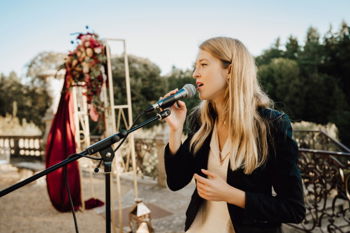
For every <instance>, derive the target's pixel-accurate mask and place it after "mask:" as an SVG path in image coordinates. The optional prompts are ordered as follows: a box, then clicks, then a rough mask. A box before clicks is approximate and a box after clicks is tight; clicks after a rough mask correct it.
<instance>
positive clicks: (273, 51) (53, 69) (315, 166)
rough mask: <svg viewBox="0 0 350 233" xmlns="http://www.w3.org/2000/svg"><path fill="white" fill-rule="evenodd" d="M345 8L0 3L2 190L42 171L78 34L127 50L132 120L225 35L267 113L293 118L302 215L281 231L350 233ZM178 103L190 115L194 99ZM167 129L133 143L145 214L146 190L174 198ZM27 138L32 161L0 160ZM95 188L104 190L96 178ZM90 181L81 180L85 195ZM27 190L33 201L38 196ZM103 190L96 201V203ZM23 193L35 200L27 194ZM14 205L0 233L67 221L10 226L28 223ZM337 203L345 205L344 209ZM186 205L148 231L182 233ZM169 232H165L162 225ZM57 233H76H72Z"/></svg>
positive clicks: (120, 80) (118, 72) (349, 49)
mask: <svg viewBox="0 0 350 233" xmlns="http://www.w3.org/2000/svg"><path fill="white" fill-rule="evenodd" d="M349 9H350V2H349V1H346V0H334V1H325V0H324V1H323V0H318V1H316V0H310V1H301V0H294V1H277V0H267V1H253V0H249V1H226V0H217V1H206V0H203V1H183V0H178V1H172V2H170V1H169V2H168V1H134V0H130V1H107V0H101V1H90V0H86V1H66V0H61V1H40V0H29V1H19V0H13V1H1V2H0V22H1V23H0V36H1V40H0V41H1V43H0V152H1V153H0V161H2V162H1V163H2V165H0V166H1V167H0V169H2V173H1V172H0V187H1V188H5V187H7V186H9V185H11V184H14V183H15V182H17V181H19V180H20V179H23V178H25V177H28V176H29V175H31V174H34V173H36V172H38V171H39V170H41V169H43V168H44V165H43V164H44V162H45V155H44V150H45V144H46V140H47V135H48V132H49V130H50V127H51V123H52V120H53V118H54V115H55V113H56V110H57V107H58V102H59V99H60V96H61V90H62V86H63V80H64V74H62V73H57V70H58V69H59V67H60V66H62V64H64V62H65V57H66V56H67V54H68V52H69V51H72V50H74V49H75V47H76V43H74V41H75V39H76V37H77V34H79V33H85V32H92V33H96V34H98V35H99V37H100V38H101V39H105V38H122V39H125V41H126V44H127V54H128V55H127V57H128V62H129V72H130V87H131V99H132V113H133V116H134V117H135V116H136V115H137V114H138V113H139V112H140V111H141V110H143V109H144V108H145V106H147V105H148V104H150V103H154V102H155V101H157V100H158V98H159V97H160V96H163V95H164V94H165V93H166V92H168V91H170V90H172V89H175V88H181V87H182V86H183V85H184V84H186V83H194V79H193V78H192V70H193V64H194V61H195V57H196V55H197V52H198V46H199V44H200V43H201V42H202V41H204V40H206V39H208V38H210V37H214V36H229V37H233V38H237V39H239V40H241V41H242V42H243V43H244V44H245V45H246V47H247V48H248V50H249V51H250V52H251V53H252V54H253V55H254V57H255V58H256V65H257V68H258V78H259V81H260V82H261V84H262V87H263V89H264V90H265V92H266V93H267V94H268V95H269V96H270V97H271V98H272V99H273V100H274V101H275V109H277V110H279V111H283V112H285V113H287V114H288V115H289V116H290V118H291V120H292V123H293V129H294V137H295V139H296V141H297V142H298V143H299V147H300V148H301V150H300V168H301V171H302V174H303V180H304V184H305V190H306V192H305V200H307V201H308V202H307V203H308V211H309V212H308V213H309V215H308V219H307V221H305V222H304V223H303V224H299V225H298V226H296V225H295V226H286V230H288V229H289V230H290V232H295V231H297V230H300V231H301V232H304V231H306V232H307V231H308V232H311V231H312V232H319V231H322V230H324V231H329V232H331V231H332V230H333V232H349V228H346V227H347V226H349V224H350V220H349V219H350V210H349V201H350V195H349V187H350V179H349V174H350V171H349V170H350V168H349V166H350V163H349V161H350V159H349V158H350V154H349V153H350V150H349V147H350V14H349ZM72 42H73V43H72ZM111 49H112V50H111V51H112V59H111V62H112V77H113V83H114V85H113V90H114V93H115V94H114V101H115V103H116V104H124V103H125V98H126V97H125V96H126V92H127V90H126V87H125V63H124V53H123V48H122V46H121V45H120V44H117V43H113V44H111ZM185 102H186V104H187V108H188V109H191V108H193V107H194V106H196V105H197V104H198V103H199V99H198V98H191V99H186V100H185ZM127 114H128V113H126V115H127ZM89 124H90V134H91V136H92V137H95V139H96V140H98V139H101V138H102V136H103V130H104V129H103V128H101V127H100V126H99V124H98V123H96V122H93V121H90V122H89ZM166 130H167V129H166V127H165V125H164V123H162V122H158V123H155V124H152V125H150V126H148V127H147V128H146V129H144V130H142V131H140V132H137V133H135V137H136V139H135V140H136V141H135V143H136V144H135V145H136V156H137V161H138V163H137V166H138V170H137V174H138V175H139V176H140V177H141V178H140V182H141V180H143V179H144V178H145V177H146V178H147V177H148V178H149V182H150V183H147V182H146V184H144V185H145V186H142V184H140V190H141V191H140V192H141V194H142V195H143V196H144V197H147V198H149V200H147V201H149V202H151V203H152V202H153V203H156V202H158V201H159V199H161V197H159V198H153V199H152V192H151V191H152V188H151V191H149V190H150V188H149V186H147V185H151V187H153V188H154V187H158V188H154V189H156V190H153V194H154V192H155V191H156V192H158V193H162V192H164V193H166V194H167V195H175V194H173V193H172V194H168V193H167V192H168V190H166V187H165V183H164V170H162V169H163V168H162V167H159V166H158V164H159V162H160V161H159V158H161V156H162V154H161V153H162V148H163V147H164V145H165V144H166V138H167V134H166ZM187 130H188V129H187V128H186V129H185V132H184V135H185V134H186V133H187ZM24 136H25V137H27V139H32V140H33V145H34V144H35V145H38V146H34V147H35V148H36V151H38V152H36V151H35V154H33V155H27V156H24V155H22V154H15V153H5V151H6V150H5V149H6V148H7V147H9V145H10V144H11V143H10V142H11V140H15V141H16V140H17V141H18V142H19V141H20V140H22V144H23V145H22V144H21V143H20V144H21V145H22V146H25V139H24V138H23V137H24ZM21 137H22V139H21ZM6 140H7V141H6ZM36 140H37V142H35V141H36ZM157 140H158V141H157ZM17 141H16V143H17ZM21 162H26V163H29V165H28V164H23V163H22V164H21ZM33 164H34V165H33ZM37 164H39V165H37ZM325 164H326V165H325ZM322 165H323V166H322ZM26 170H29V171H30V172H31V173H28V174H27V173H26V172H25V171H26ZM326 174H328V175H329V176H327V175H326ZM126 177H127V176H126ZM94 179H96V181H93V182H96V183H98V184H97V186H98V185H100V186H98V187H100V188H101V189H102V187H103V183H101V181H102V180H101V177H98V176H96V177H94ZM127 180H128V178H125V180H124V181H123V182H124V183H123V185H124V191H123V192H124V194H128V192H129V191H130V192H131V188H132V185H131V183H128V181H127ZM152 181H154V183H152ZM84 182H85V181H84ZM91 182H92V181H86V183H89V185H90V184H91ZM44 183H45V182H44V181H42V183H41V184H40V182H39V183H38V187H36V188H37V190H40V191H41V193H42V194H40V195H41V196H40V198H42V199H45V198H46V202H48V203H49V200H48V197H47V194H46V193H45V191H43V190H45V187H44V185H45V184H44ZM100 183H101V184H100ZM152 185H154V186H152ZM147 187H148V188H147ZM32 188H34V190H36V188H35V186H33V187H32ZM26 189H27V188H26ZM26 189H24V190H26ZM86 189H88V188H86ZM147 190H148V191H147ZM102 191H103V190H102ZM102 191H101V190H100V191H99V192H97V194H95V195H96V196H98V195H100V198H101V199H103V192H102ZM27 192H29V193H32V195H33V196H32V198H33V199H35V200H37V198H38V196H36V195H34V194H33V192H35V191H33V190H30V189H27ZM183 192H184V193H180V194H178V195H187V199H188V198H189V195H190V189H189V190H184V191H183ZM186 192H188V193H186ZM18 193H20V192H18ZM164 193H163V194H164ZM15 197H16V200H17V199H18V198H21V195H20V194H15V195H14V196H11V197H10V195H8V197H6V198H9V199H7V201H4V200H5V199H4V198H2V200H1V199H0V212H2V213H4V211H2V210H1V208H2V207H4V209H6V210H7V211H10V212H11V213H12V214H13V215H7V216H5V214H0V222H1V223H3V222H6V224H5V225H4V224H0V232H18V231H19V230H23V229H27V231H32V232H40V231H41V230H40V229H41V228H40V227H41V226H42V223H43V222H42V221H43V220H42V219H43V218H44V217H43V216H44V215H43V213H46V214H45V216H46V217H48V216H49V217H48V219H46V220H45V221H44V222H45V223H55V224H56V225H59V226H60V227H62V226H63V225H65V223H66V222H69V223H70V221H71V219H70V216H67V217H63V219H60V218H61V217H58V216H57V213H56V212H54V210H52V212H45V211H47V210H46V209H41V210H38V216H41V217H40V218H39V217H38V218H34V219H35V220H33V219H32V220H29V221H27V222H26V221H24V222H23V223H20V224H16V223H15V222H18V221H20V220H21V219H22V220H23V219H25V218H27V216H28V215H29V214H30V213H31V212H32V210H31V208H33V206H32V205H31V206H26V207H24V208H25V209H26V210H27V212H26V211H24V210H23V211H24V212H23V214H19V216H18V214H16V213H18V209H16V208H22V207H18V206H17V207H14V206H13V203H14V202H15V199H14V198H15ZM22 198H23V197H22ZM172 198H178V199H179V200H180V199H182V198H183V197H182V196H181V197H179V196H176V195H175V196H173V197H172ZM145 199H146V198H145ZM150 200H151V201H150ZM152 200H153V201H152ZM338 200H342V201H341V203H340V204H338V203H337V201H338ZM123 201H124V202H125V205H128V204H129V205H130V204H131V203H132V201H131V200H126V199H125V198H124V199H123ZM168 201H169V202H170V199H169V200H168ZM23 203H28V202H26V201H25V200H23ZM47 206H48V207H47V208H52V207H50V205H49V204H48V205H47ZM164 206H166V204H165V203H164V204H163V207H164ZM186 206H187V204H186V203H182V204H180V205H178V206H172V205H171V204H169V206H167V207H164V208H165V209H167V210H168V211H169V213H170V212H171V213H172V214H169V215H168V216H165V215H164V216H165V217H164V216H163V217H162V218H161V217H159V219H155V226H157V227H156V228H155V229H156V232H181V230H182V226H183V221H184V216H183V215H184V208H185V207H186ZM325 216H327V217H325ZM58 218H59V219H60V220H57V219H58ZM87 218H89V219H91V221H87V222H90V224H92V225H86V226H85V227H86V231H87V232H88V231H89V230H88V229H94V230H93V231H96V228H94V227H95V226H96V224H93V222H94V221H95V213H91V212H89V213H86V212H84V213H82V215H80V219H81V221H86V219H87ZM92 219H94V220H92ZM57 221H58V222H57ZM59 221H62V222H59ZM169 222H171V223H173V224H170V225H171V226H170V225H169ZM55 224H54V225H55ZM98 224H99V225H98ZM98 224H97V225H98V226H99V227H100V228H98V229H100V230H101V229H103V219H102V218H101V219H99V220H98ZM82 225H84V224H82ZM172 225H173V226H172ZM39 226H40V227H39ZM344 226H345V227H344ZM83 227H84V226H83ZM288 227H290V228H288ZM8 229H10V231H8ZM29 229H31V230H29ZM63 229H70V230H72V229H73V228H72V226H70V225H69V226H68V227H67V228H63ZM43 232H45V231H44V230H43Z"/></svg>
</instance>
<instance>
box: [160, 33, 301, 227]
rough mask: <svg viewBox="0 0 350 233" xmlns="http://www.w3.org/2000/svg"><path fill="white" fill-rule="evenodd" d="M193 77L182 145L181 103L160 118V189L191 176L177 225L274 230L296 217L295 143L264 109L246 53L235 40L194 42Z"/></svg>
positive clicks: (266, 102)
mask: <svg viewBox="0 0 350 233" xmlns="http://www.w3.org/2000/svg"><path fill="white" fill-rule="evenodd" d="M193 78H195V80H196V84H197V89H198V92H199V97H200V99H201V103H200V105H199V106H198V107H197V108H195V110H194V111H193V112H192V113H191V114H190V117H189V119H188V125H189V127H190V133H189V135H188V137H187V139H186V140H185V141H184V142H183V143H182V142H181V135H182V131H183V127H184V123H185V118H186V112H187V109H186V105H185V103H184V102H182V101H178V103H177V104H176V105H173V106H172V107H171V112H172V113H171V115H170V116H169V117H167V118H166V119H165V120H166V122H167V124H168V126H169V130H170V135H169V143H168V144H167V145H166V147H165V151H164V154H165V155H164V156H165V169H166V174H167V184H168V187H169V188H170V189H171V190H173V191H176V190H179V189H182V188H183V187H185V186H186V185H187V184H188V183H189V182H190V181H191V180H192V178H194V179H195V182H196V189H195V191H194V193H193V195H192V198H191V201H190V204H189V207H188V209H187V211H186V222H185V231H186V232H188V233H193V232H200V233H206V232H208V233H210V232H236V233H241V232H249V233H254V232H282V231H281V223H299V222H301V221H302V220H303V218H304V216H305V208H304V200H303V188H302V182H301V177H300V172H299V170H298V167H297V156H298V147H297V144H296V143H295V141H294V140H293V139H292V127H291V123H290V120H289V118H288V116H287V115H286V114H282V113H280V112H278V111H276V110H273V109H271V108H270V107H271V106H272V101H271V100H270V99H269V98H268V96H267V95H266V94H265V93H264V92H263V91H262V90H261V88H260V86H259V83H258V81H257V78H256V66H255V62H254V58H253V57H252V56H251V55H250V53H249V52H248V50H247V49H246V48H245V46H244V45H243V44H242V43H241V42H240V41H238V40H236V39H232V38H227V37H216V38H211V39H209V40H207V41H204V42H203V43H202V44H201V45H200V46H199V53H198V56H197V59H196V62H195V70H194V72H193ZM176 91H177V89H176V90H173V91H171V92H169V93H168V94H167V95H165V96H164V97H167V96H169V95H171V94H174V93H176Z"/></svg>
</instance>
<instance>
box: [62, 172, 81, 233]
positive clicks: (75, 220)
mask: <svg viewBox="0 0 350 233" xmlns="http://www.w3.org/2000/svg"><path fill="white" fill-rule="evenodd" d="M63 175H64V180H65V182H64V183H65V185H66V189H67V192H68V197H69V203H70V207H71V211H72V214H73V220H74V226H75V232H76V233H79V229H78V222H77V218H76V216H75V211H74V205H73V200H72V195H71V193H70V188H69V184H68V180H67V165H66V166H64V168H63Z"/></svg>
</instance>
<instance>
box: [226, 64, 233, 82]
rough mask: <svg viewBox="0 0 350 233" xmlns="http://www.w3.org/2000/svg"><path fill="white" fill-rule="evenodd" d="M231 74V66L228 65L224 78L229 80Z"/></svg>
mask: <svg viewBox="0 0 350 233" xmlns="http://www.w3.org/2000/svg"><path fill="white" fill-rule="evenodd" d="M231 72H232V65H229V66H228V67H227V73H226V74H227V76H226V78H227V79H230V76H231Z"/></svg>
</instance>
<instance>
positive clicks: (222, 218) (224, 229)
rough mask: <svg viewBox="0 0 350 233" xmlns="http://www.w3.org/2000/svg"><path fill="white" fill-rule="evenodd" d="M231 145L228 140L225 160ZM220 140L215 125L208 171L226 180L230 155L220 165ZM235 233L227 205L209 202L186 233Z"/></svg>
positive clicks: (202, 207)
mask: <svg viewBox="0 0 350 233" xmlns="http://www.w3.org/2000/svg"><path fill="white" fill-rule="evenodd" d="M230 147H231V143H230V142H229V140H226V142H225V144H224V147H223V148H222V153H221V156H222V158H225V157H226V155H227V154H228V153H229V149H230ZM219 153H220V149H219V140H218V134H217V130H216V124H214V129H213V134H212V137H211V141H210V152H209V158H208V170H209V171H211V172H213V173H215V174H217V175H219V176H221V177H222V178H223V179H224V180H226V176H227V166H228V161H229V157H230V155H228V156H227V157H226V159H225V160H224V162H223V164H222V165H221V164H220V157H219ZM217 232H221V233H234V232H235V231H234V228H233V226H232V222H231V219H230V215H229V212H228V208H227V203H226V202H224V201H207V200H204V202H203V204H202V206H201V208H200V209H199V211H198V213H197V215H196V217H195V219H194V221H193V223H192V225H191V226H190V228H189V229H188V230H187V231H186V233H217Z"/></svg>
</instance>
